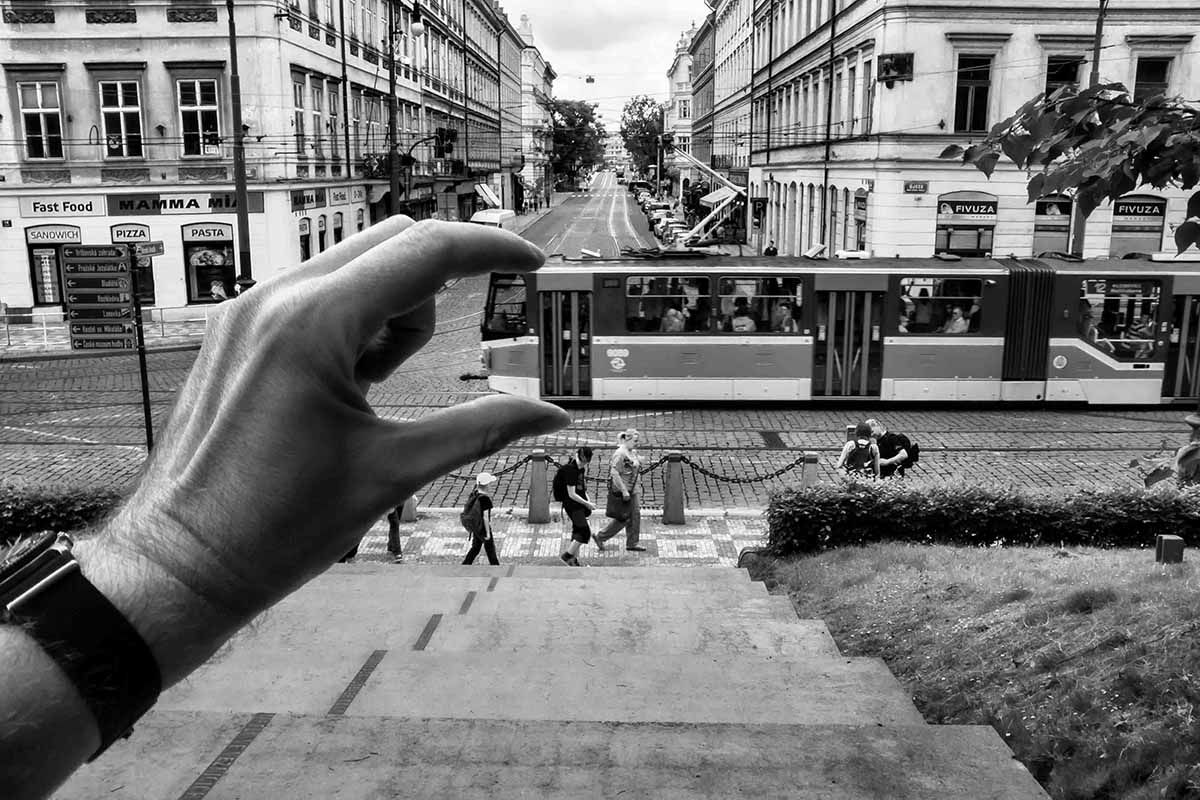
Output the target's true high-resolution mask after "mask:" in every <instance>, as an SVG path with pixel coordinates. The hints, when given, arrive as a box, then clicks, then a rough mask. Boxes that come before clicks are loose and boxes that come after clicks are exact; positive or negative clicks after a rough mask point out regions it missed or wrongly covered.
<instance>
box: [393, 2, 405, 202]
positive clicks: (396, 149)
mask: <svg viewBox="0 0 1200 800" xmlns="http://www.w3.org/2000/svg"><path fill="white" fill-rule="evenodd" d="M398 116H399V114H398V112H397V109H396V3H395V0H391V2H389V3H388V197H390V198H391V202H389V203H388V216H392V217H394V216H396V215H397V214H399V213H400V146H399V145H400V142H399V139H398V136H399V127H400V124H399V121H398V119H397V117H398ZM405 199H408V198H405Z"/></svg>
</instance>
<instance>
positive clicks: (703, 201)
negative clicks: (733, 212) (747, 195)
mask: <svg viewBox="0 0 1200 800" xmlns="http://www.w3.org/2000/svg"><path fill="white" fill-rule="evenodd" d="M735 194H737V192H735V191H734V190H733V189H730V188H729V187H728V186H722V187H720V188H719V189H716V190H715V191H712V192H709V193H708V194H706V195H704V197H701V198H700V205H703V206H708V207H709V208H712V207H713V206H715V205H717V204H719V203H722V202H724V201H726V200H728V199H729V198H731V197H733V196H734V195H735Z"/></svg>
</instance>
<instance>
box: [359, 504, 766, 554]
mask: <svg viewBox="0 0 1200 800" xmlns="http://www.w3.org/2000/svg"><path fill="white" fill-rule="evenodd" d="M459 510H460V509H457V508H431V509H418V513H417V516H418V520H417V521H416V522H409V523H402V524H401V525H400V547H401V549H402V550H403V551H404V563H405V564H457V563H461V562H462V558H463V556H464V555H465V554H466V552H467V548H468V547H469V546H470V542H469V541H468V539H467V534H466V532H465V531H463V529H462V526H461V525H460V524H459V522H458V514H459ZM492 513H493V515H494V516H493V518H492V530H493V535H494V536H495V537H496V544H497V551H498V555H499V557H500V563H501V564H524V565H537V564H553V563H561V560H560V559H559V555H560V554H561V553H562V552H563V548H565V547H566V543H567V540H568V539H569V538H570V529H569V527H568V524H567V523H566V521H565V520H562V521H559V520H558V519H557V516H558V511H557V509H552V510H551V512H550V516H551V521H550V522H549V523H546V524H543V525H533V524H530V523H529V522H527V521H526V517H525V514H526V511H525V509H519V508H518V509H510V510H501V509H497V510H495V511H493V512H492ZM589 521H590V522H591V525H592V532H593V533H595V532H596V531H598V530H600V529H601V528H603V526H604V525H605V524H606V523H607V522H608V520H607V519H605V517H604V514H603V513H596V514H593V515H592V517H591V519H590V520H589ZM387 533H388V526H387V521H386V520H380V521H379V522H377V523H376V524H375V525H374V526H373V527H372V528H371V530H370V532H369V533H368V534H367V536H366V537H365V538H364V539H363V541H362V543H361V544H360V545H359V548H358V557H357V559H356V560H357V561H360V562H362V561H376V562H378V561H391V560H392V557H391V555H390V554H388V552H387ZM766 536H767V521H766V519H764V518H763V516H762V513H761V512H760V511H757V510H748V509H747V510H740V509H739V510H731V511H726V512H717V511H712V510H708V511H703V512H700V513H696V514H689V515H687V524H686V525H664V524H663V522H662V514H661V511H660V510H659V509H655V508H645V509H643V510H642V531H641V538H640V542H639V543H640V544H641V545H642V546H643V547H645V548H646V552H644V553H636V552H633V553H631V552H629V551H627V550H626V549H625V533H624V532H623V531H622V532H621V533H618V534H617V535H616V536H615V537H613V538H612V539H610V540H609V541H608V542H606V543H605V546H604V548H605V549H604V551H603V552H601V551H599V550H597V549H596V545H595V543H594V542H591V543H588V544H585V545H584V546H583V547H582V548H581V549H580V551H579V560H580V561H582V562H583V564H584V565H585V566H596V567H601V566H603V567H629V566H672V567H713V566H723V567H731V566H736V564H737V557H738V553H740V552H741V551H742V549H743V548H747V547H761V546H763V545H764V544H765V543H766ZM475 563H477V564H486V563H487V558H486V557H485V556H484V554H483V553H480V554H479V558H478V559H476V562H475Z"/></svg>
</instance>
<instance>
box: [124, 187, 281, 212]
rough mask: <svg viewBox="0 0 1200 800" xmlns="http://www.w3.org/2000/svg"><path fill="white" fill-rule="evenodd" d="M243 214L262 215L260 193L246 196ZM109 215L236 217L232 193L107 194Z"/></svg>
mask: <svg viewBox="0 0 1200 800" xmlns="http://www.w3.org/2000/svg"><path fill="white" fill-rule="evenodd" d="M246 210H247V211H248V213H251V214H261V213H262V211H263V193H262V192H250V193H249V194H247V195H246ZM108 213H109V214H110V215H112V216H114V217H119V216H147V215H159V214H236V213H237V197H236V196H235V195H234V193H233V192H196V193H193V194H110V195H108Z"/></svg>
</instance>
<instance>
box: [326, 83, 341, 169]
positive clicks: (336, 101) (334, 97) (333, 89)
mask: <svg viewBox="0 0 1200 800" xmlns="http://www.w3.org/2000/svg"><path fill="white" fill-rule="evenodd" d="M341 104H342V96H341V94H339V92H338V87H337V84H330V86H329V151H330V155H331V157H333V158H335V159H336V158H338V110H339V109H338V107H339V106H340V105H341Z"/></svg>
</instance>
